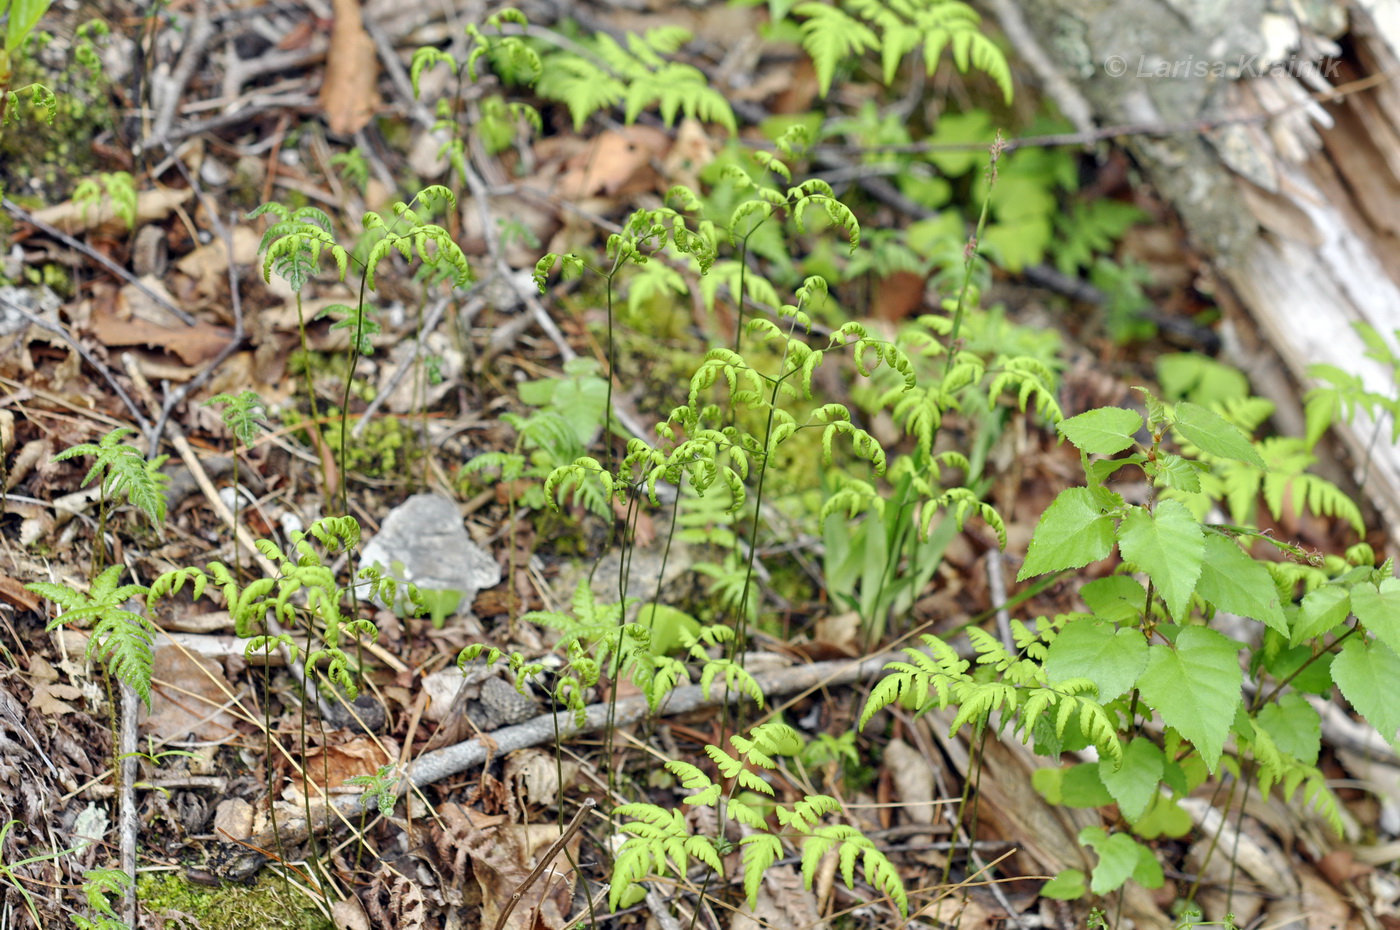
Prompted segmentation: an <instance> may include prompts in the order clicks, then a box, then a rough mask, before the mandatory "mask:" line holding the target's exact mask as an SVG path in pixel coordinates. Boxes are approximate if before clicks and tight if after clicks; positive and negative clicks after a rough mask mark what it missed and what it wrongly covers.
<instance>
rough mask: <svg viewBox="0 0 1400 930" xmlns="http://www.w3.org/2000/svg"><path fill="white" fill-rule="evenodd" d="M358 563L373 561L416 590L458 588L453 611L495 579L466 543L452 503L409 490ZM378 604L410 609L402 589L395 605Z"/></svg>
mask: <svg viewBox="0 0 1400 930" xmlns="http://www.w3.org/2000/svg"><path fill="white" fill-rule="evenodd" d="M360 562H361V564H362V565H365V566H369V565H375V564H377V565H378V566H379V569H380V571H381V572H384V573H385V574H386V575H387V576H388V577H391V578H394V579H395V580H397V581H401V582H412V583H413V584H415V585H417V586H418V588H419V589H420V590H424V591H433V592H438V591H441V592H447V591H456V592H459V593H460V594H461V599H460V600H459V601H458V605H457V608H456V612H457V613H465V612H467V611H468V610H469V609H470V608H471V603H472V601H474V600H475V599H476V595H477V592H478V591H480V590H481V589H482V588H490V587H494V586H495V585H498V584H500V583H501V566H500V565H499V564H497V562H496V560H495V559H494V558H492V557H491V554H490V553H489V552H487V551H486V550H485V549H482V548H481V547H480V546H478V545H477V544H476V543H474V542H472V539H471V537H470V536H468V535H467V530H466V527H464V526H463V525H462V515H461V513H460V512H458V510H457V505H456V504H455V503H453V502H452V501H451V500H449V499H448V498H446V497H443V496H441V495H438V494H415V495H414V496H413V497H410V498H409V499H408V500H406V501H404V502H403V503H402V504H401V505H399V506H398V507H395V508H394V509H393V510H392V511H390V513H389V516H388V517H387V518H386V519H385V520H384V526H383V528H382V529H380V531H379V533H378V535H376V536H375V537H374V538H373V539H371V540H370V541H369V543H368V544H367V545H366V546H365V548H364V551H363V553H362V554H361V556H360ZM380 606H381V607H388V608H390V609H393V610H395V611H396V612H407V611H408V610H409V609H410V606H409V602H408V598H407V595H406V594H405V593H403V592H400V593H399V597H398V599H397V603H396V604H394V605H389V604H384V603H380Z"/></svg>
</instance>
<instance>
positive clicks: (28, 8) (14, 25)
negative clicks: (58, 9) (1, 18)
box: [5, 0, 51, 55]
mask: <svg viewBox="0 0 1400 930" xmlns="http://www.w3.org/2000/svg"><path fill="white" fill-rule="evenodd" d="M50 2H51V0H13V2H12V3H11V4H10V21H9V23H8V24H7V26H6V29H5V48H6V49H7V50H9V52H10V53H11V55H14V54H15V53H17V52H18V51H19V47H20V45H21V44H23V42H24V40H25V39H26V38H27V37H28V36H29V33H30V32H32V31H33V29H34V27H35V26H36V25H38V23H39V20H40V19H41V18H43V15H44V14H45V13H46V12H48V9H49V4H50Z"/></svg>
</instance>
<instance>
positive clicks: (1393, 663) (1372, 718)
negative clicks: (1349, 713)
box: [1332, 639, 1400, 743]
mask: <svg viewBox="0 0 1400 930" xmlns="http://www.w3.org/2000/svg"><path fill="white" fill-rule="evenodd" d="M1332 680H1333V681H1335V682H1336V683H1337V687H1338V688H1341V689H1342V694H1343V696H1345V697H1346V699H1347V700H1348V701H1350V702H1351V706H1352V707H1354V708H1356V710H1357V711H1358V712H1359V713H1360V714H1361V716H1363V717H1365V718H1366V722H1367V723H1369V724H1370V725H1371V726H1373V727H1375V728H1376V729H1377V730H1378V731H1379V732H1380V734H1381V736H1382V737H1384V738H1385V740H1386V741H1387V742H1390V743H1394V742H1395V736H1396V733H1397V732H1398V731H1400V689H1397V688H1396V687H1395V683H1396V682H1397V681H1400V656H1397V655H1396V654H1395V652H1394V651H1393V650H1391V648H1390V647H1389V646H1387V645H1386V644H1385V643H1383V642H1380V641H1379V640H1372V641H1370V642H1362V641H1360V640H1358V639H1349V640H1347V641H1346V642H1345V643H1343V644H1342V651H1341V653H1340V654H1339V655H1338V656H1337V658H1336V659H1334V660H1333V662H1332Z"/></svg>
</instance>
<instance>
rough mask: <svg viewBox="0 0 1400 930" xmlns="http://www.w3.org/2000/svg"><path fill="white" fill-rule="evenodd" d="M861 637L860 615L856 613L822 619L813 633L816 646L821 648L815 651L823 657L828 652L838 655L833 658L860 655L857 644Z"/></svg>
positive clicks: (848, 612)
mask: <svg viewBox="0 0 1400 930" xmlns="http://www.w3.org/2000/svg"><path fill="white" fill-rule="evenodd" d="M859 636H860V614H858V613H856V612H855V611H847V612H846V613H844V614H832V615H829V616H825V617H822V618H821V619H820V620H818V621H817V625H816V629H815V630H814V631H813V633H812V638H813V640H814V645H816V646H818V647H821V648H819V649H817V650H815V651H816V652H819V653H820V654H822V655H823V656H825V655H826V654H827V653H828V652H833V653H836V654H837V655H833V656H831V658H836V657H837V656H841V655H845V656H856V655H860V647H859V646H858V645H857V644H856V640H857V638H858V637H859Z"/></svg>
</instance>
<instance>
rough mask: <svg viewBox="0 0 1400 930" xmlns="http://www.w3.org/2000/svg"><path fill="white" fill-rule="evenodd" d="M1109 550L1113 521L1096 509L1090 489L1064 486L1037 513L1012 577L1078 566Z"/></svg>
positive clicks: (1020, 578) (1106, 554)
mask: <svg viewBox="0 0 1400 930" xmlns="http://www.w3.org/2000/svg"><path fill="white" fill-rule="evenodd" d="M1112 552H1113V520H1112V519H1111V518H1110V517H1108V516H1107V515H1106V514H1104V513H1103V512H1102V511H1101V510H1100V509H1099V507H1098V505H1097V504H1096V503H1095V501H1094V495H1093V492H1092V491H1090V490H1089V489H1088V488H1066V489H1065V490H1063V491H1061V492H1060V496H1059V497H1057V498H1055V500H1054V501H1053V502H1052V503H1051V504H1050V506H1049V507H1047V508H1045V513H1043V514H1041V515H1040V522H1039V523H1037V524H1036V526H1035V535H1034V536H1032V537H1031V544H1030V548H1029V549H1028V551H1027V552H1026V561H1025V564H1023V565H1022V566H1021V571H1020V572H1019V573H1018V574H1017V576H1016V578H1017V580H1019V581H1024V580H1025V579H1027V578H1030V577H1031V576H1033V575H1043V574H1045V573H1046V572H1055V571H1059V570H1060V569H1063V568H1080V567H1082V566H1085V565H1088V564H1089V563H1090V562H1097V561H1098V560H1099V559H1106V558H1108V556H1109V555H1110V554H1111V553H1112Z"/></svg>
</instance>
